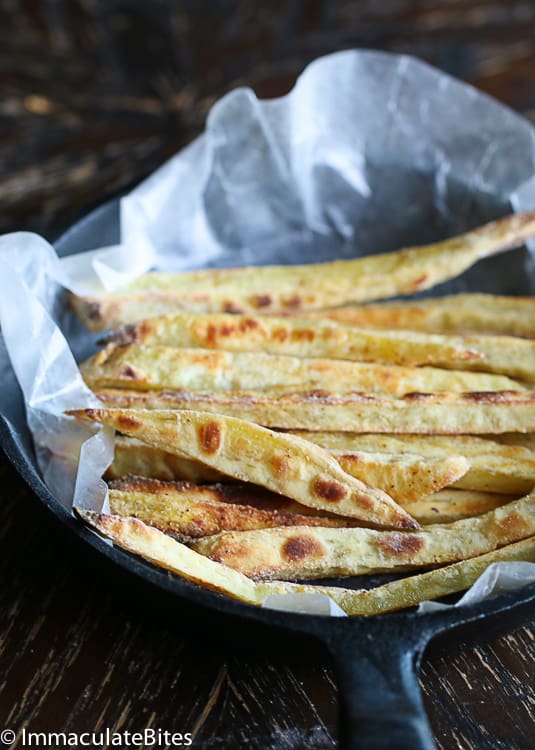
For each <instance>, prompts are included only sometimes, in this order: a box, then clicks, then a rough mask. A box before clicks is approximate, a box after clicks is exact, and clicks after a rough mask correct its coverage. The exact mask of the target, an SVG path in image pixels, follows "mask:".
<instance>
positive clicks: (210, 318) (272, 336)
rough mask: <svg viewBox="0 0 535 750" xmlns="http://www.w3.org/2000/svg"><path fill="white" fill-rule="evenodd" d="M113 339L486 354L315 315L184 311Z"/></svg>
mask: <svg viewBox="0 0 535 750" xmlns="http://www.w3.org/2000/svg"><path fill="white" fill-rule="evenodd" d="M109 341H110V342H111V343H116V344H138V345H139V344H149V345H150V346H168V347H175V348H176V347H195V348H201V349H210V350H212V349H222V350H225V351H228V352H230V351H234V352H264V353H266V354H276V355H284V356H291V357H316V358H331V359H341V360H356V361H359V362H375V363H382V364H395V365H404V366H419V365H439V366H443V367H448V369H454V368H455V364H456V363H460V362H476V361H477V360H479V359H482V358H483V354H482V353H480V352H478V351H477V350H476V349H473V348H470V347H467V346H466V345H465V344H464V343H463V340H462V339H461V338H460V337H448V336H436V335H433V334H429V333H415V332H413V331H392V332H390V331H370V330H366V329H365V328H350V327H348V326H341V325H336V324H335V323H328V322H327V323H325V322H321V321H315V320H301V319H299V318H272V317H267V316H265V317H263V316H259V315H257V316H256V317H255V316H247V317H243V316H236V315H224V314H220V315H190V314H187V313H182V314H177V315H172V316H164V317H159V318H151V319H149V320H142V321H141V322H140V323H137V324H132V325H129V326H126V327H125V328H122V329H120V330H119V331H117V332H116V333H114V334H112V335H111V336H110V337H109ZM524 343H527V344H529V342H524Z"/></svg>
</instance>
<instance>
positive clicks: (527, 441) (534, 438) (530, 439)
mask: <svg viewBox="0 0 535 750" xmlns="http://www.w3.org/2000/svg"><path fill="white" fill-rule="evenodd" d="M494 440H497V441H498V442H499V443H503V444H504V445H517V446H519V447H521V448H527V449H528V450H530V451H535V434H534V433H531V434H527V435H521V434H518V433H516V432H510V433H505V434H504V435H496V436H495V437H494Z"/></svg>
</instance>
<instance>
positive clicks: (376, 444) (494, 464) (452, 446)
mask: <svg viewBox="0 0 535 750" xmlns="http://www.w3.org/2000/svg"><path fill="white" fill-rule="evenodd" d="M296 434H297V435H298V436H300V437H302V438H304V439H305V440H310V441H311V442H312V443H317V444H318V445H320V446H321V447H322V448H325V450H328V451H329V452H330V453H332V454H333V455H335V456H336V453H337V452H351V451H357V452H360V451H365V452H373V451H378V452H384V453H394V454H401V455H417V456H426V457H428V458H430V457H433V456H435V457H437V458H446V457H447V456H456V455H460V456H466V457H467V458H468V460H469V462H470V468H469V470H468V472H467V473H465V474H464V475H463V477H462V478H460V479H458V480H457V481H456V482H455V486H456V487H458V488H460V489H466V490H479V491H482V492H504V493H506V494H518V495H521V494H523V493H525V492H529V491H530V489H531V488H532V487H534V486H535V452H533V451H530V450H528V449H527V448H524V447H522V446H509V445H502V444H500V443H498V442H495V441H492V440H485V439H482V438H477V437H473V436H468V435H459V436H455V437H449V436H443V435H426V436H425V437H421V436H419V435H404V436H403V437H399V436H396V435H358V434H351V433H335V432H309V431H307V432H296ZM345 470H346V471H348V468H347V467H345Z"/></svg>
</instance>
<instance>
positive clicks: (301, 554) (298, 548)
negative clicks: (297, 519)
mask: <svg viewBox="0 0 535 750" xmlns="http://www.w3.org/2000/svg"><path fill="white" fill-rule="evenodd" d="M324 554H325V548H324V547H323V545H322V544H321V543H320V542H319V541H318V540H317V539H315V538H314V537H313V536H309V535H307V534H301V535H300V536H293V537H290V539H287V540H286V541H285V542H284V544H283V546H282V555H283V556H284V557H286V558H287V559H288V560H304V559H305V558H306V557H322V556H323V555H324Z"/></svg>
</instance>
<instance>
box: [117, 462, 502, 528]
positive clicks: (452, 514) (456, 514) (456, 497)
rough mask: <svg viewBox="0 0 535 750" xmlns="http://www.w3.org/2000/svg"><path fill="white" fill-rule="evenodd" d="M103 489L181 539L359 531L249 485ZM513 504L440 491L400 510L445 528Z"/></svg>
mask: <svg viewBox="0 0 535 750" xmlns="http://www.w3.org/2000/svg"><path fill="white" fill-rule="evenodd" d="M109 484H110V507H111V510H112V512H113V513H116V514H118V515H121V516H134V517H135V518H140V519H141V520H142V521H145V523H148V524H150V525H152V526H156V527H157V528H159V529H160V530H162V531H165V532H166V533H173V534H179V535H181V536H183V537H200V536H210V535H213V534H217V533H219V532H220V531H226V530H235V531H245V530H247V529H253V528H271V527H274V526H299V525H302V526H338V527H350V526H358V525H360V524H359V523H358V522H356V521H354V520H352V519H350V518H343V517H341V516H335V515H333V514H332V513H327V512H326V511H323V512H322V511H318V510H314V509H312V508H307V507H306V506H305V505H301V504H299V503H296V502H295V500H290V498H287V497H283V496H282V495H276V494H275V493H273V492H269V491H268V490H264V489H262V488H260V487H256V486H255V485H251V484H212V485H203V486H199V485H196V484H193V483H192V482H183V481H175V482H164V481H161V480H157V479H151V478H148V477H138V476H127V477H123V478H122V479H119V480H115V481H111V482H110V483H109ZM514 499H516V498H515V497H513V496H510V495H496V494H494V493H490V492H471V491H467V490H441V491H440V492H436V493H435V494H433V495H430V496H429V497H426V498H423V499H422V500H417V501H414V502H411V503H403V505H404V507H406V508H408V509H409V511H410V513H411V516H412V517H413V518H415V519H416V520H417V521H418V522H419V523H424V524H429V523H449V522H451V521H458V520H459V519H460V518H467V517H468V516H473V515H478V514H481V513H486V512H487V511H488V510H493V509H494V508H497V507H498V506H500V505H504V504H505V503H507V502H510V501H511V500H514ZM257 511H258V513H257ZM303 519H306V520H305V521H303Z"/></svg>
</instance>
